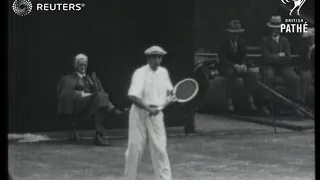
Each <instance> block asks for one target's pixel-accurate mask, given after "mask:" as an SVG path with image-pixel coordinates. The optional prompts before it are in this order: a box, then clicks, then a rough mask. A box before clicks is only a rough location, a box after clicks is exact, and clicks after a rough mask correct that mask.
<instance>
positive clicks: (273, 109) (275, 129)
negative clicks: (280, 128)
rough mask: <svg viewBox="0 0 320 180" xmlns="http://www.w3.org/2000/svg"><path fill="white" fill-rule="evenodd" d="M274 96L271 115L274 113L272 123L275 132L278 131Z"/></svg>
mask: <svg viewBox="0 0 320 180" xmlns="http://www.w3.org/2000/svg"><path fill="white" fill-rule="evenodd" d="M274 103H275V102H274V96H272V97H271V115H272V124H273V130H274V133H275V134H276V133H277V126H276V114H275V110H276V109H275V104H274Z"/></svg>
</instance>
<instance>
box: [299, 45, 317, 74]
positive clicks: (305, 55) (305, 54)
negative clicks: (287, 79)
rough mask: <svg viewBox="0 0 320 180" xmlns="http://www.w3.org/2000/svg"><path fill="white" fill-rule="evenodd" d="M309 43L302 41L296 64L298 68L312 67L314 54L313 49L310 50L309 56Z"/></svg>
mask: <svg viewBox="0 0 320 180" xmlns="http://www.w3.org/2000/svg"><path fill="white" fill-rule="evenodd" d="M309 52H310V51H309V44H308V41H307V40H305V41H303V43H302V45H301V49H300V53H299V55H300V58H299V59H298V62H297V64H296V65H297V66H298V69H301V70H310V69H313V68H314V58H315V57H314V56H315V54H314V53H315V49H313V50H312V52H311V56H310V57H309Z"/></svg>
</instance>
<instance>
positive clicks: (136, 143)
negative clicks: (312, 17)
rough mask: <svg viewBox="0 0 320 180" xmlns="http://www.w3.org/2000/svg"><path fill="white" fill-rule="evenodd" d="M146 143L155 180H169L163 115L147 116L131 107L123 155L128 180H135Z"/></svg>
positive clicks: (140, 110)
mask: <svg viewBox="0 0 320 180" xmlns="http://www.w3.org/2000/svg"><path fill="white" fill-rule="evenodd" d="M147 142H148V143H149V147H150V152H151V157H152V164H153V169H154V171H155V177H156V180H171V178H172V177H171V167H170V162H169V158H168V154H167V149H166V148H167V136H166V130H165V126H164V122H163V113H162V112H161V113H159V114H158V115H157V116H149V114H148V113H147V111H145V110H142V109H140V108H138V107H136V106H135V105H132V107H131V109H130V114H129V139H128V148H127V151H126V153H125V158H126V165H125V166H126V167H125V176H126V177H127V178H128V180H136V177H137V169H138V165H139V162H140V160H141V157H142V154H143V151H144V147H145V145H146V143H147Z"/></svg>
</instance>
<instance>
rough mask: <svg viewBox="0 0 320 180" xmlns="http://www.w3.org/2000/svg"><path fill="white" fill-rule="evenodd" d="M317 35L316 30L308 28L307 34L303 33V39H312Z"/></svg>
mask: <svg viewBox="0 0 320 180" xmlns="http://www.w3.org/2000/svg"><path fill="white" fill-rule="evenodd" d="M314 35H315V29H314V28H308V30H307V32H304V33H302V37H303V38H308V37H312V36H314Z"/></svg>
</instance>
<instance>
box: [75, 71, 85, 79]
mask: <svg viewBox="0 0 320 180" xmlns="http://www.w3.org/2000/svg"><path fill="white" fill-rule="evenodd" d="M77 75H78V76H79V77H80V78H84V77H86V74H80V73H78V72H77Z"/></svg>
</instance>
